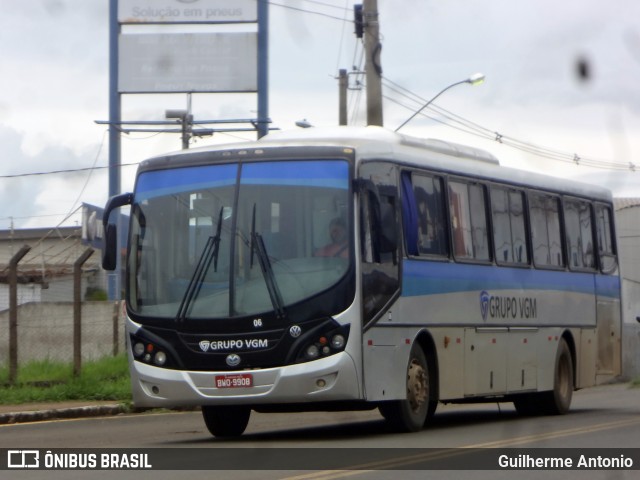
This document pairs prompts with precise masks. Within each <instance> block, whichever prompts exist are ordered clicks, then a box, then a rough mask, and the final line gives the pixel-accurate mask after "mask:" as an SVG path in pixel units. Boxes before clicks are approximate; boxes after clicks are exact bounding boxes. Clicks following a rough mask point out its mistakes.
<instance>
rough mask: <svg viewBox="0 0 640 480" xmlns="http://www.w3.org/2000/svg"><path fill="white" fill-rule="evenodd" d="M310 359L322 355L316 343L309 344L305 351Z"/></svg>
mask: <svg viewBox="0 0 640 480" xmlns="http://www.w3.org/2000/svg"><path fill="white" fill-rule="evenodd" d="M305 354H306V355H307V358H308V359H309V360H315V359H316V358H318V357H319V356H320V349H319V348H318V347H317V346H316V345H315V344H313V345H309V346H308V347H307V350H306V352H305Z"/></svg>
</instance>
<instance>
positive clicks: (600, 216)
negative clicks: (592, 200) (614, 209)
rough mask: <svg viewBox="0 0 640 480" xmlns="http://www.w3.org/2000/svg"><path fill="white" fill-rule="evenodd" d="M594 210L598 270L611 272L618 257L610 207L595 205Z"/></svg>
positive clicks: (616, 264)
mask: <svg viewBox="0 0 640 480" xmlns="http://www.w3.org/2000/svg"><path fill="white" fill-rule="evenodd" d="M595 211H596V234H597V239H598V260H599V264H600V270H601V271H602V273H612V272H613V271H615V269H616V267H617V266H618V259H617V257H616V250H615V244H614V241H613V238H614V237H613V234H612V232H613V222H612V221H611V208H610V207H608V206H606V205H596V206H595Z"/></svg>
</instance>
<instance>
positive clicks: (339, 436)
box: [180, 407, 527, 446]
mask: <svg viewBox="0 0 640 480" xmlns="http://www.w3.org/2000/svg"><path fill="white" fill-rule="evenodd" d="M523 418H527V417H522V416H520V415H518V413H517V412H515V410H498V409H495V407H493V409H486V410H485V409H482V410H478V409H475V410H469V411H465V410H457V411H454V412H446V411H445V412H442V413H437V412H436V414H435V416H434V417H433V418H432V419H431V421H430V423H429V424H428V426H427V427H425V429H424V430H422V432H425V433H426V432H437V431H440V430H445V429H449V430H450V429H454V428H458V427H469V426H474V425H482V424H497V423H502V422H512V421H516V420H522V419H523ZM275 428H276V429H274V430H271V431H261V432H251V431H249V432H245V433H244V434H243V435H242V436H240V437H237V438H215V437H206V438H197V439H189V440H184V441H182V442H180V443H183V444H191V445H194V444H211V443H225V444H238V445H240V444H243V443H247V442H257V443H265V444H267V443H269V442H274V441H281V442H282V441H284V442H296V445H297V446H304V444H305V443H311V442H317V441H332V440H334V441H335V440H349V439H351V440H353V439H359V438H362V439H371V438H373V437H376V436H389V435H394V434H396V435H398V434H399V433H398V432H397V431H396V430H394V429H393V428H392V427H391V426H390V425H389V424H388V423H387V422H386V421H385V420H384V419H383V418H382V417H380V418H375V419H371V418H368V419H363V420H360V421H353V420H350V421H346V422H344V423H335V422H332V423H331V424H328V425H310V426H300V427H291V428H282V427H280V426H278V427H275ZM399 435H404V434H399Z"/></svg>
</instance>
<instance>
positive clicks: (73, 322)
mask: <svg viewBox="0 0 640 480" xmlns="http://www.w3.org/2000/svg"><path fill="white" fill-rule="evenodd" d="M29 250H30V249H29V247H26V246H25V247H22V248H21V249H20V251H18V252H17V253H16V254H15V255H14V256H13V257H12V258H11V260H10V261H9V264H8V265H6V266H2V265H0V271H2V272H4V273H5V275H4V276H3V280H4V281H3V282H1V283H0V366H8V369H9V383H14V382H15V381H16V378H17V372H18V369H19V367H20V366H21V365H24V364H25V363H28V362H31V361H47V360H49V361H56V362H65V363H73V367H74V373H75V374H79V373H80V370H81V368H82V363H83V362H85V361H87V360H96V359H98V358H101V357H104V356H107V355H117V354H118V353H119V352H122V351H123V343H124V322H123V321H122V309H121V308H120V302H113V301H107V300H106V277H105V274H104V271H103V270H102V269H101V268H100V267H99V266H97V264H96V263H95V262H94V263H92V264H90V265H88V266H85V263H86V261H87V260H88V259H89V258H90V257H91V256H92V254H93V249H91V248H86V249H84V251H82V252H81V253H80V255H78V256H77V258H75V259H73V258H71V259H70V262H69V261H67V263H66V264H65V266H64V268H58V269H57V270H56V272H55V274H51V273H49V274H47V276H43V277H38V278H36V277H37V275H36V274H34V273H33V272H32V271H31V270H30V269H29V268H26V267H25V268H23V269H21V265H20V261H21V260H22V259H23V257H25V256H26V254H27V253H28V252H29ZM42 270H43V271H45V270H46V268H43V269H42ZM3 307H4V308H3Z"/></svg>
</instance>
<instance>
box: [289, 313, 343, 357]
mask: <svg viewBox="0 0 640 480" xmlns="http://www.w3.org/2000/svg"><path fill="white" fill-rule="evenodd" d="M323 327H324V328H319V329H316V330H315V331H312V332H309V334H308V335H306V336H304V337H303V338H300V339H299V340H300V341H299V343H300V347H298V348H299V349H298V351H297V358H296V363H298V362H310V361H313V360H317V359H319V358H322V357H328V356H330V355H335V354H336V353H340V352H342V351H344V349H345V348H346V346H347V338H349V325H343V326H338V325H337V324H335V323H333V324H329V325H326V326H323Z"/></svg>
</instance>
